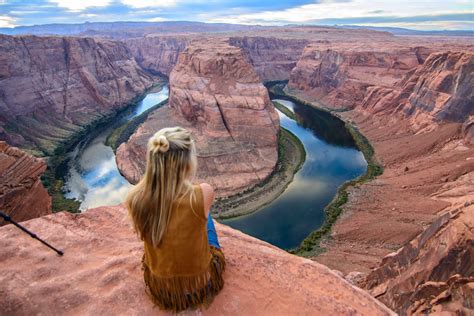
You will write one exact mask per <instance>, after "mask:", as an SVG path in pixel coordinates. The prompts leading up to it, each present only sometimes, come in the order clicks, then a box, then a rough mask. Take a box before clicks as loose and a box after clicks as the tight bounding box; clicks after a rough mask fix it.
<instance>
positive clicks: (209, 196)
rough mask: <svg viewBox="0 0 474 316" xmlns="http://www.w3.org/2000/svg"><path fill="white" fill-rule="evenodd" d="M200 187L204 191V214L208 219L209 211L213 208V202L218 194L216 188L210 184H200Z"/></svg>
mask: <svg viewBox="0 0 474 316" xmlns="http://www.w3.org/2000/svg"><path fill="white" fill-rule="evenodd" d="M199 186H200V187H201V190H202V195H203V200H204V201H203V202H204V213H205V215H206V217H207V215H208V214H209V210H210V208H211V205H212V202H214V197H215V196H216V192H215V191H214V188H213V187H212V186H211V185H210V184H208V183H200V184H199Z"/></svg>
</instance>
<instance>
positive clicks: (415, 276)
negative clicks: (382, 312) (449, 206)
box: [366, 205, 474, 315]
mask: <svg viewBox="0 0 474 316" xmlns="http://www.w3.org/2000/svg"><path fill="white" fill-rule="evenodd" d="M473 258H474V205H470V206H467V207H460V208H458V209H455V210H452V211H450V212H448V213H446V214H444V215H442V216H440V217H439V218H438V219H437V220H435V221H434V222H433V224H431V225H430V226H429V227H428V228H427V229H426V230H425V231H424V232H423V233H422V234H421V235H419V236H418V237H417V238H415V239H414V240H412V241H411V242H410V243H408V244H407V245H405V246H404V247H403V248H401V249H400V250H398V251H397V252H396V253H392V254H390V255H388V256H386V257H385V258H384V259H383V261H382V263H381V265H380V267H378V268H377V269H376V270H374V271H373V272H371V273H370V275H369V276H368V277H367V280H366V282H367V284H366V287H367V288H368V289H370V290H371V293H372V294H373V295H374V296H375V297H376V298H378V299H380V300H381V301H382V302H384V303H385V304H387V305H388V306H390V307H392V308H393V309H394V310H396V311H398V312H400V313H402V314H406V313H408V314H413V313H418V314H425V313H428V312H430V313H434V312H438V313H440V312H451V313H456V314H463V313H466V315H467V314H469V313H470V311H471V312H472V309H474V305H472V302H473V300H474V264H473V262H472V259H473Z"/></svg>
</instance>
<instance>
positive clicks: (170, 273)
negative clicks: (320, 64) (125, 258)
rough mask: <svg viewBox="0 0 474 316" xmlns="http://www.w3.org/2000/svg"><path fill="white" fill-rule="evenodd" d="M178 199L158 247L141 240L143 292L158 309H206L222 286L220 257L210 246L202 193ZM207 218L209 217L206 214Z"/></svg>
mask: <svg viewBox="0 0 474 316" xmlns="http://www.w3.org/2000/svg"><path fill="white" fill-rule="evenodd" d="M193 192H194V194H193V195H192V196H193V199H192V201H191V194H187V195H185V196H184V197H183V198H181V199H180V200H179V201H178V202H177V205H176V206H175V207H174V208H173V213H172V215H171V219H170V223H169V225H168V227H167V228H166V232H165V235H164V236H163V239H162V240H161V243H160V245H159V246H158V247H153V245H152V243H151V242H148V241H146V240H145V254H144V256H143V270H144V278H145V283H146V285H147V293H148V295H149V296H150V298H151V299H152V300H153V302H154V303H155V304H156V305H158V306H159V307H160V308H162V309H165V310H172V311H174V312H179V311H183V310H186V309H189V308H197V307H199V306H200V305H204V306H208V305H209V304H210V303H211V301H212V299H213V298H214V296H215V295H217V293H219V291H220V290H221V289H222V287H223V286H224V281H223V279H222V272H223V271H224V269H225V258H224V254H223V253H222V251H221V250H220V249H217V248H214V247H210V246H209V243H208V240H207V229H206V223H207V219H206V217H205V215H204V214H205V212H204V202H203V195H202V190H201V187H200V186H199V185H194V186H193ZM209 216H210V215H209Z"/></svg>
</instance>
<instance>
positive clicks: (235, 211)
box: [212, 129, 306, 219]
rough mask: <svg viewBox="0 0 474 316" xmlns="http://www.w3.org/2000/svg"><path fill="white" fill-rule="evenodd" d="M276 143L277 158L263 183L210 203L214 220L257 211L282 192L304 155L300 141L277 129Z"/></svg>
mask: <svg viewBox="0 0 474 316" xmlns="http://www.w3.org/2000/svg"><path fill="white" fill-rule="evenodd" d="M278 142H279V144H278V145H279V152H278V155H279V157H278V163H277V166H276V167H275V170H274V171H273V172H272V173H271V174H270V175H269V176H268V178H267V179H265V180H264V181H263V182H261V183H258V184H257V185H255V186H253V187H250V188H248V189H246V190H245V191H243V192H239V193H237V194H235V195H232V196H229V197H225V198H221V199H218V200H217V201H216V202H214V204H213V205H212V214H213V216H214V218H216V219H224V218H231V217H237V216H242V215H247V214H250V213H253V212H258V211H259V210H260V209H261V208H263V207H265V206H266V205H268V204H269V203H271V202H273V200H275V199H276V198H277V197H279V196H280V194H282V193H283V192H284V191H285V189H286V188H287V187H288V185H289V184H290V183H291V182H292V181H293V178H294V176H295V173H296V172H297V171H298V170H299V169H300V168H301V166H302V165H303V163H304V161H305V157H306V152H305V149H304V145H303V144H302V143H301V141H300V140H299V139H298V138H297V137H296V136H294V135H292V134H291V133H290V132H289V131H286V130H284V129H281V130H280V135H279V140H278Z"/></svg>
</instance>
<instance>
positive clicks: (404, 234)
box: [316, 52, 474, 314]
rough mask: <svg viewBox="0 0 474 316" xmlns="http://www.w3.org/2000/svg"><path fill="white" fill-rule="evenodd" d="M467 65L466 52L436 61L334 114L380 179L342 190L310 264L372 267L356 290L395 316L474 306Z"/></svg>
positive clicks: (473, 171)
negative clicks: (361, 138) (370, 150)
mask: <svg viewBox="0 0 474 316" xmlns="http://www.w3.org/2000/svg"><path fill="white" fill-rule="evenodd" d="M472 65H473V62H472V53H469V52H464V53H457V52H447V53H433V54H431V55H430V56H429V57H428V58H427V59H426V61H425V63H424V64H423V65H420V66H418V67H416V68H415V69H413V70H411V71H410V72H409V73H408V74H407V75H406V76H405V77H404V78H403V79H402V80H400V81H399V82H398V83H397V84H396V85H395V86H394V87H388V86H386V87H382V86H375V85H374V86H372V87H369V88H368V89H367V95H366V97H365V98H364V101H363V102H362V103H361V105H360V106H356V107H355V109H354V110H353V111H349V112H344V113H342V114H341V116H342V117H343V118H345V119H346V120H350V121H352V122H354V123H355V124H356V125H357V126H358V127H359V128H360V129H361V131H362V132H363V133H364V135H366V136H367V137H368V139H369V140H370V141H371V143H372V144H373V145H374V147H375V152H376V154H377V157H378V159H379V161H380V163H381V164H382V165H383V166H384V173H383V175H382V176H380V177H378V178H377V179H376V180H374V181H372V182H370V183H368V184H365V185H362V186H358V187H353V188H351V189H350V190H349V194H350V198H349V202H348V203H347V204H346V205H345V206H344V208H345V215H344V216H342V217H341V218H340V219H339V220H338V222H337V223H336V225H334V227H333V231H332V235H331V237H332V238H331V240H330V241H328V242H327V243H325V244H324V246H323V247H324V248H326V249H327V251H326V252H325V253H323V254H322V255H320V256H318V257H317V258H316V259H317V260H318V261H319V262H322V263H324V264H327V265H329V266H330V267H332V268H335V269H338V270H341V271H343V272H344V273H348V272H351V271H354V270H355V271H361V272H365V273H369V272H370V269H374V268H376V270H375V271H373V272H371V273H370V274H369V276H368V278H367V280H366V283H365V282H362V284H364V283H365V284H366V286H367V287H368V288H370V289H371V291H372V293H373V295H374V296H376V297H378V298H380V299H381V300H382V301H383V302H385V303H386V304H388V305H389V306H391V307H392V308H394V309H396V310H397V311H398V312H400V313H401V314H413V313H414V314H423V313H430V312H443V311H449V312H452V313H462V312H465V311H466V310H468V309H472V307H473V306H472V300H473V297H474V293H473V290H472V288H473V285H474V283H473V282H474V279H472V276H473V273H474V272H473V266H474V265H473V263H472V256H473V254H474V244H473V243H472V239H473V236H472V226H473V222H472V220H473V219H474V208H473V207H472V205H473V203H474V160H473V159H472V157H474V147H473V146H472V145H471V141H470V140H471V133H472V132H471V124H472V122H471V119H469V115H472V111H473V110H474V106H473V105H474V103H473V101H472V95H473V84H472V80H473V79H472V78H473V74H472V69H473V67H472ZM374 197H375V198H374ZM446 212H448V213H446ZM440 214H444V215H440ZM417 236H418V237H417ZM402 246H403V247H402ZM399 247H402V248H401V249H399ZM396 249H399V250H398V251H397V252H396V253H393V251H394V250H396ZM384 256H386V257H385V258H384V259H383V261H382V263H381V265H380V266H379V265H378V262H379V260H380V258H381V257H384ZM343 258H344V261H342V259H343ZM349 274H350V273H349ZM352 274H354V272H353V273H352Z"/></svg>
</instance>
